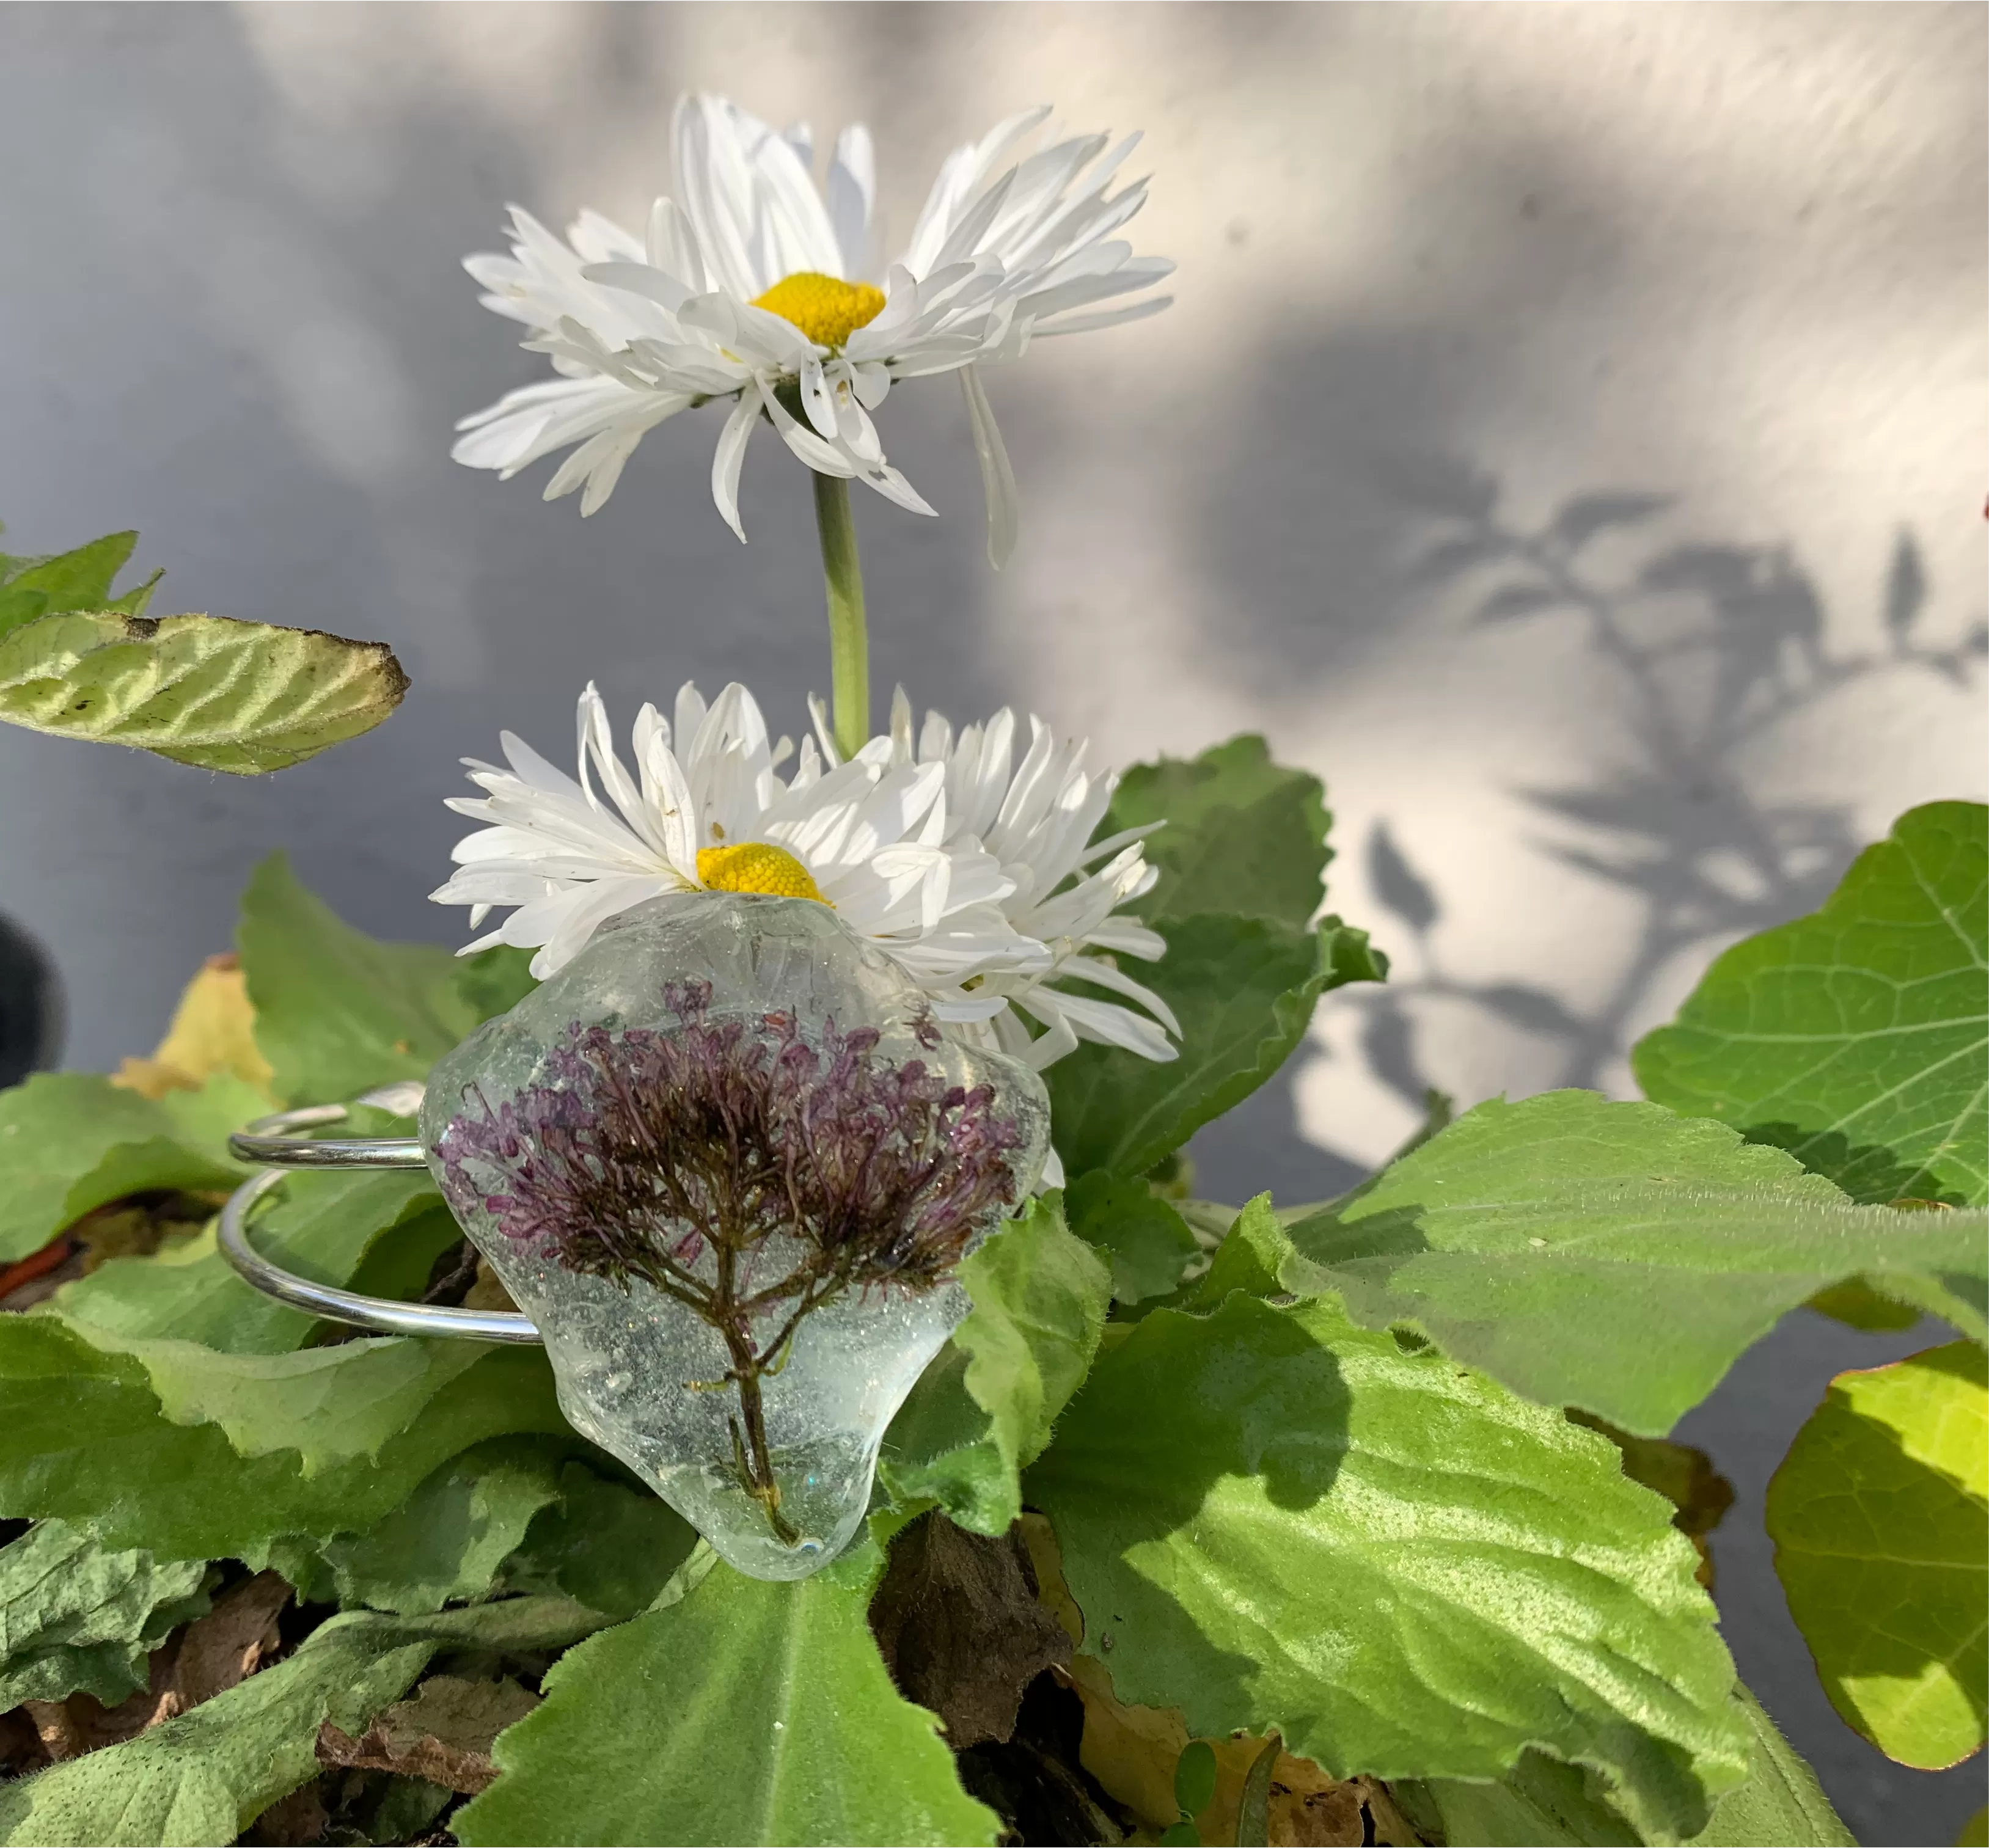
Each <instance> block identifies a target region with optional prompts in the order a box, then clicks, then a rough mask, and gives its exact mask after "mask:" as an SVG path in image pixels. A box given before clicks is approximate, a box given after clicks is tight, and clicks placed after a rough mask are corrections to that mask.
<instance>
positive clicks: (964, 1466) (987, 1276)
mask: <svg viewBox="0 0 1989 1848" xmlns="http://www.w3.org/2000/svg"><path fill="white" fill-rule="evenodd" d="M960 1281H961V1284H963V1285H964V1288H965V1289H966V1291H967V1295H968V1297H969V1298H971V1300H972V1301H973V1304H974V1308H973V1311H972V1312H971V1314H970V1315H968V1316H967V1319H966V1320H965V1321H964V1322H962V1323H961V1325H960V1326H959V1327H958V1328H956V1329H955V1330H954V1334H953V1339H952V1341H951V1342H950V1343H949V1344H948V1345H947V1349H945V1350H944V1352H942V1355H941V1356H940V1359H939V1360H938V1361H937V1362H934V1366H932V1367H930V1368H929V1369H927V1372H926V1373H925V1375H924V1376H923V1377H922V1378H921V1379H920V1382H919V1383H918V1385H917V1386H915V1387H913V1389H912V1393H911V1395H910V1397H909V1398H908V1399H907V1400H906V1402H905V1405H904V1407H903V1410H901V1411H900V1413H899V1415H898V1416H897V1417H896V1419H895V1420H893V1422H892V1425H891V1428H890V1430H889V1431H888V1432H887V1433H886V1435H885V1440H884V1450H883V1457H882V1458H881V1459H880V1461H879V1475H880V1477H882V1479H883V1482H884V1484H885V1487H886V1489H887V1490H888V1491H889V1493H890V1494H891V1495H892V1496H893V1498H895V1499H896V1501H898V1502H900V1504H907V1503H910V1502H914V1501H922V1500H924V1499H926V1498H932V1499H934V1500H937V1501H938V1502H939V1503H940V1505H941V1506H942V1507H943V1508H945V1509H946V1511H947V1514H948V1515H950V1516H951V1517H952V1518H953V1519H954V1520H955V1521H958V1522H959V1523H960V1524H961V1525H962V1526H963V1527H971V1528H973V1529H974V1531H975V1532H978V1533H984V1534H1004V1533H1006V1532H1008V1525H1009V1523H1010V1522H1011V1521H1013V1520H1014V1519H1015V1517H1016V1516H1017V1515H1018V1514H1020V1513H1021V1512H1022V1491H1021V1486H1020V1480H1019V1475H1018V1472H1019V1471H1020V1470H1021V1469H1022V1467H1023V1466H1024V1465H1025V1464H1028V1463H1030V1462H1032V1461H1033V1460H1035V1458H1036V1457H1038V1456H1039V1455H1040V1454H1042V1450H1043V1447H1044V1446H1045V1445H1046V1444H1048V1443H1049V1437H1050V1430H1051V1427H1052V1425H1053V1424H1054V1423H1055V1421H1056V1418H1057V1415H1058V1414H1059V1413H1060V1412H1061V1411H1062V1410H1063V1408H1064V1406H1066V1403H1069V1399H1070V1396H1071V1395H1072V1393H1074V1392H1076V1390H1077V1389H1078V1386H1079V1384H1080V1383H1082V1382H1083V1379H1084V1376H1085V1373H1086V1370H1087V1369H1089V1366H1090V1365H1091V1358H1092V1356H1093V1354H1095V1353H1096V1352H1097V1349H1098V1342H1099V1339H1100V1335H1102V1333H1103V1330H1104V1327H1105V1315H1106V1310H1107V1309H1108V1308H1110V1306H1111V1299H1112V1281H1111V1274H1110V1272H1109V1271H1107V1270H1106V1268H1105V1265H1104V1263H1103V1261H1102V1260H1101V1259H1100V1257H1099V1256H1098V1254H1096V1252H1095V1251H1093V1250H1092V1248H1091V1247H1090V1246H1089V1245H1088V1244H1086V1243H1085V1242H1084V1240H1083V1239H1081V1238H1079V1237H1076V1235H1075V1234H1072V1232H1071V1231H1070V1230H1069V1228H1068V1227H1066V1225H1065V1224H1064V1220H1063V1213H1062V1207H1061V1204H1060V1202H1059V1196H1056V1195H1055V1194H1045V1195H1044V1196H1042V1197H1041V1198H1039V1200H1035V1202H1034V1203H1032V1207H1031V1209H1030V1210H1029V1212H1028V1213H1027V1214H1026V1215H1025V1216H1024V1217H1022V1218H1020V1219H1016V1220H1010V1221H1009V1223H1008V1224H1007V1225H1005V1226H1004V1227H1002V1228H1001V1230H999V1231H998V1232H996V1233H995V1234H994V1236H993V1237H991V1238H990V1239H989V1240H988V1241H987V1243H986V1244H984V1245H982V1246H981V1248H980V1249H979V1250H978V1251H976V1252H974V1254H973V1255H972V1256H971V1257H969V1258H968V1259H967V1261H966V1262H965V1263H964V1264H962V1265H961V1268H960Z"/></svg>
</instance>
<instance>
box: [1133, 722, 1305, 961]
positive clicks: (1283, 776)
mask: <svg viewBox="0 0 1989 1848" xmlns="http://www.w3.org/2000/svg"><path fill="white" fill-rule="evenodd" d="M1324 797H1325V791H1324V790H1323V789H1321V788H1320V783H1319V779H1318V778H1317V777H1311V776H1308V775H1307V774H1306V773H1305V772H1304V771H1303V770H1286V769H1285V768H1284V767H1283V766H1282V765H1280V764H1276V763H1272V761H1271V754H1270V753H1269V750H1266V748H1265V745H1264V741H1263V740H1262V739H1261V738H1257V737H1252V736H1243V737H1240V738H1232V739H1231V740H1229V742H1228V743H1227V744H1218V745H1214V746H1211V747H1210V748H1209V749H1208V750H1205V751H1204V752H1203V753H1201V756H1198V757H1195V758H1193V759H1191V760H1187V761H1183V760H1181V759H1179V758H1176V757H1163V758H1162V759H1161V760H1160V762H1159V763H1138V764H1135V765H1134V766H1133V767H1132V768H1131V769H1130V770H1127V772H1126V773H1125V775H1124V776H1123V777H1121V778H1120V783H1119V787H1118V789H1117V790H1116V791H1115V792H1114V793H1113V797H1112V808H1111V812H1110V814H1107V815H1106V817H1105V821H1104V824H1103V828H1101V829H1100V832H1101V833H1102V834H1116V833H1117V832H1118V831H1120V829H1121V828H1140V827H1144V826H1146V825H1147V824H1150V823H1153V822H1155V821H1160V822H1164V823H1165V824H1166V825H1165V826H1164V827H1163V828H1160V829H1158V830H1157V831H1155V832H1154V833H1153V834H1150V835H1148V836H1147V861H1148V863H1149V864H1150V865H1153V866H1154V867H1156V868H1158V870H1159V872H1160V878H1158V879H1157V881H1156V882H1154V889H1153V890H1152V891H1151V892H1149V893H1147V895H1146V896H1145V897H1144V899H1140V901H1139V902H1138V904H1137V905H1136V906H1135V907H1134V909H1137V911H1138V912H1139V913H1140V916H1142V917H1143V918H1144V919H1146V920H1147V922H1148V923H1150V924H1154V925H1158V924H1159V922H1161V920H1162V919H1174V918H1191V917H1195V916H1200V915H1201V914H1203V913H1205V912H1229V913H1232V914H1235V915H1238V916H1245V917H1254V918H1271V919H1277V920H1279V921H1280V922H1283V923H1286V924H1292V925H1296V926H1301V927H1303V926H1304V925H1305V924H1306V923H1307V922H1310V919H1311V917H1312V914H1313V912H1316V910H1318V909H1319V902H1320V893H1321V882H1322V880H1323V878H1324V875H1325V872H1326V863H1327V861H1328V860H1330V858H1332V857H1333V856H1332V855H1331V852H1330V851H1329V849H1328V848H1327V844H1326V834H1327V828H1328V827H1329V825H1330V823H1331V821H1332V817H1330V815H1329V814H1327V811H1326V804H1325V800H1324Z"/></svg>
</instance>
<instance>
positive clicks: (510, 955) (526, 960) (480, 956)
mask: <svg viewBox="0 0 1989 1848" xmlns="http://www.w3.org/2000/svg"><path fill="white" fill-rule="evenodd" d="M532 956H533V952H532V951H530V950H529V949H513V948H512V947H511V946H510V944H508V943H497V944H493V946H491V947H490V949H479V951H478V952H477V953H476V955H475V956H464V957H463V958H461V959H460V960H459V961H458V962H457V963H456V987H457V989H458V990H459V992H460V993H461V994H462V996H463V1000H464V1001H465V1002H466V1004H468V1006H469V1010H470V1012H471V1014H473V1016H474V1017H476V1019H477V1020H490V1019H492V1018H493V1017H495V1016H496V1015H498V1014H509V1013H510V1011H511V1010H512V1009H513V1007H517V1004H519V1003H520V1001H522V1000H524V998H525V997H526V996H527V995H528V994H530V993H531V992H532V990H534V988H536V987H538V983H537V982H536V981H534V980H533V979H532V970H531V962H532Z"/></svg>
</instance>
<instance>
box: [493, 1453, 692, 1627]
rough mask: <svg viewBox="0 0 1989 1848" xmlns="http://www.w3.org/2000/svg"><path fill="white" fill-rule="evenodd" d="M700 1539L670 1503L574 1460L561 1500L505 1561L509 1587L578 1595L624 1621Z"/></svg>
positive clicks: (645, 1604) (564, 1475)
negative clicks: (609, 1478) (613, 1479)
mask: <svg viewBox="0 0 1989 1848" xmlns="http://www.w3.org/2000/svg"><path fill="white" fill-rule="evenodd" d="M696 1544H697V1535H696V1532H695V1531H694V1530H693V1528H691V1527H690V1525H689V1524H688V1523H687V1522H686V1521H685V1520H684V1519H683V1517H682V1516H681V1515H679V1514H678V1513H677V1512H676V1510H675V1509H674V1508H672V1507H671V1506H670V1505H669V1503H668V1502H666V1501H659V1500H658V1499H657V1498H656V1496H654V1495H652V1494H650V1493H649V1491H648V1490H647V1489H645V1488H631V1487H629V1484H626V1483H625V1482H621V1481H610V1480H608V1478H607V1477H604V1476H602V1475H601V1474H598V1473H597V1471H595V1469H592V1468H590V1467H588V1465H587V1464H584V1463H569V1464H567V1465H566V1467H564V1469H563V1470H562V1471H561V1473H560V1477H559V1493H558V1495H557V1498H556V1499H555V1500H554V1501H553V1503H552V1504H551V1505H550V1506H549V1507H547V1508H543V1509H541V1510H540V1512H539V1514H538V1515H537V1516H536V1517H535V1518H534V1520H533V1521H532V1525H531V1526H530V1528H529V1529H527V1532H526V1535H525V1538H524V1542H523V1544H522V1545H520V1547H519V1548H518V1549H517V1552H515V1553H514V1554H513V1555H512V1556H511V1558H510V1559H508V1560H507V1561H506V1562H505V1564H504V1569H503V1586H504V1589H507V1590H508V1591H514V1592H552V1593H556V1594H557V1595H558V1596H562V1597H568V1598H571V1599H574V1601H575V1602H576V1603H581V1604H585V1605H586V1606H588V1609H591V1610H598V1611H600V1612H601V1613H603V1614H604V1615H605V1616H609V1617H612V1618H614V1619H615V1620H616V1621H618V1622H619V1621H621V1620H624V1619H625V1618H629V1617H632V1616H636V1615H638V1614H639V1613H641V1612H642V1611H645V1610H647V1609H649V1606H651V1605H652V1604H653V1603H656V1599H657V1598H658V1596H659V1595H660V1594H661V1593H662V1590H663V1588H664V1587H665V1586H666V1585H667V1584H668V1583H669V1581H670V1579H671V1578H672V1576H673V1575H674V1574H675V1573H676V1572H677V1571H678V1570H679V1568H681V1567H682V1566H683V1563H684V1562H685V1561H686V1559H689V1558H690V1553H691V1549H692V1548H693V1547H694V1546H696Z"/></svg>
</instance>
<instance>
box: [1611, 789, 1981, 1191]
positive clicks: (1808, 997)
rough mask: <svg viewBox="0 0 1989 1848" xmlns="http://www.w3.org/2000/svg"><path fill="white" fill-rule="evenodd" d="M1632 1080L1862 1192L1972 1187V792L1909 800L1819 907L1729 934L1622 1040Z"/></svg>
mask: <svg viewBox="0 0 1989 1848" xmlns="http://www.w3.org/2000/svg"><path fill="white" fill-rule="evenodd" d="M1632 1064H1633V1065H1634V1067H1635V1071H1636V1074H1637V1079H1638V1082H1639V1083H1640V1084H1641V1085H1642V1086H1643V1088H1644V1090H1645V1095H1648V1096H1649V1097H1651V1098H1655V1100H1656V1101H1657V1102H1659V1103H1661V1104H1669V1105H1670V1106H1671V1107H1672V1108H1673V1109H1674V1110H1678V1111H1682V1112H1690V1113H1692V1114H1693V1115H1700V1116H1711V1117H1716V1118H1718V1119H1720V1121H1721V1122H1725V1123H1729V1124H1731V1125H1733V1127H1734V1128H1735V1129H1740V1130H1743V1131H1744V1132H1746V1133H1747V1136H1748V1137H1749V1138H1750V1139H1751V1140H1754V1141H1756V1142H1774V1143H1776V1144H1777V1145H1778V1146H1781V1147H1782V1148H1784V1149H1788V1150H1789V1151H1790V1152H1791V1153H1793V1154H1794V1155H1795V1156H1797V1157H1798V1158H1799V1159H1801V1162H1802V1163H1803V1164H1804V1166H1806V1167H1808V1168H1811V1169H1814V1170H1815V1171H1816V1172H1817V1173H1820V1174H1827V1175H1828V1176H1830V1178H1831V1180H1834V1181H1835V1182H1836V1183H1838V1186H1841V1187H1842V1188H1843V1189H1844V1190H1845V1192H1846V1193H1849V1194H1850V1195H1851V1196H1852V1198H1854V1199H1856V1200H1879V1201H1883V1200H1896V1199H1899V1198H1901V1197H1903V1196H1904V1197H1908V1198H1943V1199H1947V1200H1951V1201H1953V1202H1954V1203H1957V1204H1964V1205H1974V1206H1980V1205H1981V1204H1983V1203H1984V1201H1985V1200H1989V808H1985V807H1983V806H1982V805H1981V804H1980V803H1975V802H1935V803H1930V804H1928V805H1927V806H1926V807H1924V808H1916V809H1912V810H1909V811H1908V812H1907V813H1906V814H1903V815H1902V816H1901V817H1899V821H1897V822H1896V824H1894V827H1893V829H1892V836H1891V838H1889V839H1888V840H1886V841H1881V842H1879V844H1878V845H1877V846H1875V847H1871V848H1866V849H1865V851H1864V852H1863V853H1862V854H1860V855H1859V857H1858V858H1857V860H1856V861H1855V863H1854V864H1853V865H1852V868H1851V870H1850V872H1848V873H1846V874H1845V876H1844V882H1843V884H1842V885H1839V886H1838V888H1837V890H1836V891H1835V892H1834V893H1832V894H1831V897H1830V899H1829V901H1828V902H1827V903H1826V904H1825V906H1824V908H1823V909H1822V910H1821V911H1819V912H1816V913H1815V914H1814V916H1810V917H1807V918H1798V919H1796V921H1795V922H1794V923H1792V924H1784V925H1782V926H1779V927H1778V928H1777V929H1774V930H1769V931H1764V932H1762V933H1761V935H1760V936H1757V937H1750V938H1749V939H1747V941H1746V942H1745V943H1737V944H1736V945H1735V946H1733V948H1732V949H1730V950H1728V951H1727V952H1726V954H1725V955H1723V956H1721V957H1720V959H1719V960H1717V961H1716V963H1714V964H1713V966H1712V967H1711V968H1710V969H1709V970H1707V971H1706V976H1705V979H1704V980H1703V981H1702V982H1701V983H1699V987H1698V988H1697V989H1696V990H1694V991H1693V996H1692V998H1691V999H1690V1000H1688V1001H1687V1002H1686V1004H1685V1006H1684V1007H1683V1008H1682V1009H1681V1010H1679V1017H1678V1019H1677V1020H1676V1022H1675V1023H1674V1024H1672V1025H1671V1026H1669V1027H1659V1029H1658V1031H1656V1032H1655V1033H1653V1034H1649V1035H1648V1037H1645V1039H1644V1040H1642V1041H1641V1042H1640V1043H1639V1044H1638V1047H1637V1049H1636V1051H1635V1054H1633V1055H1632Z"/></svg>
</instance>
